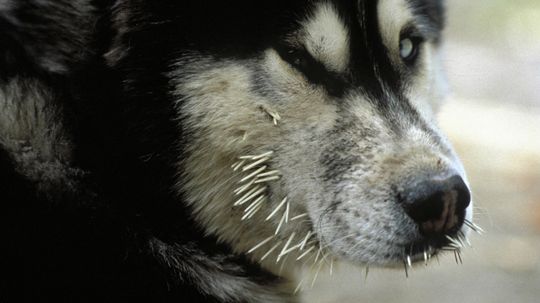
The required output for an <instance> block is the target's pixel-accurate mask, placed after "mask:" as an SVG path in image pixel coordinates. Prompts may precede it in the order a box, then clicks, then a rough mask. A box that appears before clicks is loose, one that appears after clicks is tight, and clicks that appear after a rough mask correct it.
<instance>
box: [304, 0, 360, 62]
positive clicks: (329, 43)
mask: <svg viewBox="0 0 540 303" xmlns="http://www.w3.org/2000/svg"><path fill="white" fill-rule="evenodd" d="M303 30H304V37H303V38H304V39H305V45H306V49H307V50H308V51H309V53H310V54H311V55H312V56H313V57H314V58H316V59H317V60H319V61H320V62H322V63H323V64H324V65H325V66H326V67H327V68H328V69H329V70H331V71H334V72H343V71H345V69H346V68H347V66H348V64H349V50H350V45H349V32H348V30H347V28H346V27H345V25H344V24H343V22H342V21H341V20H340V17H339V14H338V13H337V12H336V10H335V8H334V7H333V6H332V4H330V3H326V2H323V3H320V4H318V5H317V6H316V8H315V10H314V12H313V13H312V15H311V16H309V18H308V19H307V20H306V21H304V22H303Z"/></svg>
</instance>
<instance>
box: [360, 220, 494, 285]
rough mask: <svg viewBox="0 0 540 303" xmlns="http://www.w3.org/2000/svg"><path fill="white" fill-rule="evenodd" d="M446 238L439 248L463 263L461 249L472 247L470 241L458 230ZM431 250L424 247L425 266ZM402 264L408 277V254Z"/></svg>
mask: <svg viewBox="0 0 540 303" xmlns="http://www.w3.org/2000/svg"><path fill="white" fill-rule="evenodd" d="M463 223H464V224H465V225H466V226H467V227H469V228H470V229H471V230H472V231H474V232H476V233H477V234H479V235H482V234H484V232H485V231H484V230H483V229H482V227H480V226H478V225H477V224H475V223H473V222H471V221H469V220H467V219H464V221H463ZM446 239H447V240H448V241H449V243H448V245H447V246H444V247H442V248H440V249H439V250H442V251H450V252H453V253H454V258H455V260H456V263H457V264H463V259H462V257H461V249H462V248H464V247H465V246H469V247H472V245H471V243H470V242H469V240H468V239H467V237H466V236H465V234H464V233H463V232H461V231H460V232H458V234H457V235H456V236H455V237H451V236H449V235H447V236H446ZM433 252H434V249H433V248H432V247H430V246H428V247H426V248H424V252H423V255H424V264H425V265H426V266H427V265H428V262H429V260H430V259H431V257H432V256H433ZM403 264H404V268H405V276H406V277H409V268H411V267H412V259H411V255H410V254H404V258H403ZM366 275H367V269H366Z"/></svg>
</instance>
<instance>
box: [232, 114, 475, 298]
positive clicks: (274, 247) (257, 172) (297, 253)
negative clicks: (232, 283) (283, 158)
mask: <svg viewBox="0 0 540 303" xmlns="http://www.w3.org/2000/svg"><path fill="white" fill-rule="evenodd" d="M263 110H264V111H265V112H266V113H267V114H268V115H269V116H270V118H271V119H272V121H273V123H274V125H276V126H277V125H278V121H279V120H281V117H280V116H279V114H278V113H277V112H274V111H272V110H270V109H268V108H263ZM246 136H247V133H245V134H244V138H243V140H246ZM273 154H274V152H273V151H267V152H263V153H261V154H256V155H243V156H240V157H238V159H237V160H238V161H237V162H235V163H234V164H233V165H232V166H231V168H232V169H233V171H235V172H238V173H241V174H242V178H241V179H240V181H239V182H238V187H237V188H236V189H235V190H234V195H235V196H236V200H235V202H234V207H242V208H243V215H242V218H241V220H242V221H244V220H249V219H251V218H253V216H254V215H255V214H256V213H257V212H259V211H261V210H262V209H265V210H266V211H269V214H268V215H267V216H266V218H265V221H269V220H270V219H272V218H274V217H276V216H281V217H280V220H279V223H278V225H277V227H276V229H275V232H274V234H273V235H271V236H269V237H267V238H266V239H263V240H262V241H261V242H259V243H258V244H256V245H255V246H253V247H252V248H251V249H249V250H248V252H247V253H248V254H251V253H253V252H255V251H258V250H262V249H265V250H266V252H265V253H264V254H263V255H262V257H261V259H260V261H261V262H262V261H264V260H265V259H269V258H272V257H275V258H276V261H275V262H276V263H279V262H282V263H281V269H280V270H282V269H283V266H284V265H285V262H286V260H287V258H289V257H290V256H294V258H296V261H302V262H303V264H304V265H307V266H308V267H309V268H310V270H311V272H312V273H313V276H312V281H311V287H313V285H314V284H315V281H316V280H317V277H318V275H319V272H320V271H321V269H322V268H323V266H324V265H325V264H326V265H328V267H329V272H330V274H332V272H333V265H334V258H333V257H332V256H330V254H329V253H328V252H327V250H326V249H325V248H324V247H323V246H321V244H320V243H319V241H318V240H317V237H316V234H315V233H314V232H313V231H312V230H310V231H308V232H307V234H305V235H301V236H300V235H297V234H296V232H292V233H291V234H290V236H289V237H288V238H287V240H286V241H285V240H284V239H282V237H281V236H280V233H279V232H280V230H282V228H283V226H284V225H285V224H288V223H290V222H294V221H297V220H300V219H304V218H307V217H308V214H307V213H301V214H297V215H295V214H292V213H291V204H290V201H289V199H288V197H284V198H283V199H282V200H281V202H280V203H278V204H277V205H274V204H269V203H267V202H268V196H267V193H268V187H269V183H270V182H275V181H278V180H280V179H281V174H280V172H279V171H278V170H272V169H271V168H270V165H269V161H270V159H271V158H272V155H273ZM268 206H271V207H273V209H270V210H268ZM464 224H465V225H467V226H468V227H469V228H470V229H471V230H473V231H475V232H477V233H478V234H482V233H484V230H483V229H482V228H481V227H480V226H478V225H476V224H475V223H473V222H471V221H469V220H466V219H465V221H464ZM447 239H448V241H449V244H448V246H445V247H443V248H442V249H441V250H443V251H452V252H454V256H455V259H456V263H458V264H459V263H463V261H462V258H461V249H462V248H463V247H465V246H466V244H467V245H469V246H471V244H470V242H469V241H468V239H467V238H466V236H465V235H464V234H463V233H462V232H460V233H458V235H457V236H456V237H455V238H453V237H450V236H447ZM433 253H434V249H433V248H431V247H427V248H425V249H424V261H425V264H426V265H427V264H428V261H429V260H430V259H431V256H432V255H433ZM403 255H404V260H403V263H404V267H405V275H406V276H407V277H408V276H409V268H411V267H412V259H411V255H410V254H406V253H404V254H403ZM368 273H369V266H366V278H367V276H368ZM305 279H306V278H304V279H302V280H301V281H300V282H299V284H298V286H297V287H296V289H295V290H294V292H295V293H296V292H298V291H299V290H301V289H302V288H303V285H304V284H305V281H304V280H305Z"/></svg>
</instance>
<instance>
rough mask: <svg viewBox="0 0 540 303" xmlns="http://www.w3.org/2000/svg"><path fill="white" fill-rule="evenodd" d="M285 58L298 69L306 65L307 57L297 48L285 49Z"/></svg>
mask: <svg viewBox="0 0 540 303" xmlns="http://www.w3.org/2000/svg"><path fill="white" fill-rule="evenodd" d="M285 60H287V62H289V63H290V64H292V65H294V66H295V67H296V68H298V69H303V68H305V67H307V65H308V59H307V57H306V55H305V54H304V52H303V51H301V50H298V49H289V50H287V51H286V55H285Z"/></svg>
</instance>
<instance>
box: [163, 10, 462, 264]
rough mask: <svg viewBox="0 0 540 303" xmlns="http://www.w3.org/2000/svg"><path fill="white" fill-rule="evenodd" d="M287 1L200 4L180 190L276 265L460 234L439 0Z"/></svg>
mask: <svg viewBox="0 0 540 303" xmlns="http://www.w3.org/2000/svg"><path fill="white" fill-rule="evenodd" d="M278 2H279V1H278ZM278 2H275V3H268V4H266V5H267V6H268V7H264V8H260V9H256V8H255V6H254V7H252V8H246V7H240V6H238V7H221V8H220V9H219V10H220V12H219V14H217V13H218V12H217V11H218V9H216V8H214V9H211V10H216V12H214V13H208V11H207V10H203V9H202V8H198V9H197V13H194V14H196V15H197V16H198V18H200V20H199V24H197V25H191V26H194V28H193V31H194V32H196V33H198V35H199V36H198V37H195V35H193V37H187V38H186V39H187V40H189V39H191V40H190V41H193V43H192V44H189V43H188V45H192V46H193V47H192V48H191V49H190V50H188V51H185V52H183V53H182V55H181V56H180V58H179V59H178V60H177V62H176V63H175V71H174V72H173V73H172V75H173V79H174V80H173V84H174V87H175V94H176V96H177V100H178V104H177V108H178V112H179V113H180V116H181V119H179V121H180V122H179V123H181V127H182V129H183V130H184V133H186V134H189V137H188V138H187V139H185V140H186V142H187V143H186V144H184V146H185V153H184V154H185V157H184V158H182V159H181V160H180V164H179V167H180V170H181V172H182V173H181V175H180V178H179V180H180V181H179V183H178V188H179V190H180V191H182V192H183V193H184V194H185V196H186V197H187V199H188V201H189V203H190V204H191V207H192V208H193V211H194V214H195V217H196V218H197V220H198V221H199V222H200V223H201V224H202V225H203V226H204V227H205V228H206V230H207V231H208V232H209V233H213V234H217V235H218V236H219V237H220V238H221V239H222V240H223V241H225V242H227V243H229V244H231V245H232V247H234V248H235V249H236V250H237V251H238V252H249V253H250V254H252V255H253V256H254V258H256V259H257V260H259V261H260V260H262V263H263V264H264V265H266V266H268V267H272V266H273V264H275V261H276V260H283V259H285V258H287V257H288V260H289V261H290V260H297V259H300V260H308V259H309V258H311V261H310V262H312V261H313V260H321V258H320V256H323V255H324V256H325V258H327V257H328V258H331V257H335V258H340V259H345V260H348V261H352V262H356V263H364V264H366V263H367V264H373V265H380V266H393V265H396V264H403V262H404V260H405V261H410V262H414V261H417V260H421V259H423V257H424V256H425V255H431V254H435V253H436V252H437V251H438V250H439V249H441V248H443V247H448V246H450V247H455V246H456V245H458V243H457V242H459V240H457V239H458V238H460V237H462V236H463V235H464V234H466V233H467V230H468V228H467V226H466V225H465V224H464V223H467V220H470V219H471V216H472V203H471V202H470V193H469V189H468V186H467V181H466V177H465V173H464V171H463V168H462V165H461V163H460V161H459V160H458V158H457V156H456V154H455V153H454V151H453V150H452V147H451V146H450V144H449V143H448V141H447V140H446V139H445V137H444V136H443V135H442V134H441V133H440V131H439V130H438V128H437V125H436V122H435V121H434V113H435V112H436V109H437V107H438V103H439V102H440V100H441V99H442V97H443V95H444V92H445V84H444V77H443V76H442V75H441V60H440V59H441V58H440V43H441V31H442V28H443V23H444V22H443V20H444V17H443V8H442V4H441V3H440V1H434V0H379V1H363V0H360V1H306V3H305V4H302V3H297V2H294V4H292V3H289V5H290V7H287V8H282V7H281V3H278ZM257 4H259V3H257ZM250 9H251V10H250ZM244 10H245V11H244ZM204 14H209V16H212V17H206V18H205V17H201V16H203V15H204ZM212 18H216V19H215V20H212ZM203 21H204V23H205V24H204V26H206V27H207V28H206V29H202V27H203ZM207 22H209V24H206V23H207ZM195 27H197V28H195ZM197 30H198V31H197ZM452 238H454V239H456V240H452ZM291 256H292V257H291Z"/></svg>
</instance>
